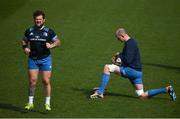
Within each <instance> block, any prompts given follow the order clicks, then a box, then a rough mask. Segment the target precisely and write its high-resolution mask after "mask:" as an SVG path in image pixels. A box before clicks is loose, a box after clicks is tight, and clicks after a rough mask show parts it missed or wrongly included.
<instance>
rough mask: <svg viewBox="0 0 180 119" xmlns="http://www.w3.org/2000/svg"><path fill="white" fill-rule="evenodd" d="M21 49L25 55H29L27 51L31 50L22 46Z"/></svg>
mask: <svg viewBox="0 0 180 119" xmlns="http://www.w3.org/2000/svg"><path fill="white" fill-rule="evenodd" d="M23 50H24V53H25V54H26V55H29V53H30V52H31V50H30V49H29V48H24V49H23Z"/></svg>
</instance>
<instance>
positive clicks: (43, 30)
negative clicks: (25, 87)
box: [22, 10, 60, 111]
mask: <svg viewBox="0 0 180 119" xmlns="http://www.w3.org/2000/svg"><path fill="white" fill-rule="evenodd" d="M33 18H34V26H32V27H30V28H28V29H27V30H26V31H25V33H24V38H23V40H22V47H23V51H24V53H25V54H26V55H28V76H29V91H28V95H29V98H28V99H29V102H28V103H27V104H26V106H25V109H26V110H31V109H33V108H34V104H33V99H34V94H35V87H36V83H37V80H38V75H39V73H40V74H41V75H42V82H43V86H44V90H45V109H46V110H47V111H50V110H51V106H50V98H51V83H50V78H51V70H52V59H51V53H50V49H52V48H55V47H57V46H59V45H60V40H59V39H58V37H57V35H56V33H55V32H54V31H53V30H52V29H50V28H48V27H46V26H45V25H44V23H45V13H44V12H43V11H41V10H37V11H35V12H34V13H33Z"/></svg>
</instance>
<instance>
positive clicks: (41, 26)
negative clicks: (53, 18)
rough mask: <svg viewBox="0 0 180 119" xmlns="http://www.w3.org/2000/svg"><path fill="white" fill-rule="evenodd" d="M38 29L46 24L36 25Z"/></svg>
mask: <svg viewBox="0 0 180 119" xmlns="http://www.w3.org/2000/svg"><path fill="white" fill-rule="evenodd" d="M35 26H36V27H37V28H38V29H41V28H42V27H43V26H44V24H42V25H40V26H37V25H35Z"/></svg>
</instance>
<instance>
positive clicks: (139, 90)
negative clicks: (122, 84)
mask: <svg viewBox="0 0 180 119" xmlns="http://www.w3.org/2000/svg"><path fill="white" fill-rule="evenodd" d="M135 87H136V93H137V95H138V96H139V97H140V98H149V97H153V96H156V95H159V94H163V93H168V94H169V96H170V97H171V99H172V101H175V100H176V94H175V91H174V88H173V87H172V86H167V87H162V88H157V89H150V90H147V91H146V92H144V91H143V88H142V87H143V85H142V84H136V85H135Z"/></svg>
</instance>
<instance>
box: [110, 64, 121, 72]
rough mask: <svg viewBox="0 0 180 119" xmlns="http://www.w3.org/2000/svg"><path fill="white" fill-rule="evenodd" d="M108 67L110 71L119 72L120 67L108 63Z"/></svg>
mask: <svg viewBox="0 0 180 119" xmlns="http://www.w3.org/2000/svg"><path fill="white" fill-rule="evenodd" d="M108 68H109V71H110V72H115V71H116V72H120V67H119V66H117V65H114V64H108Z"/></svg>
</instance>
